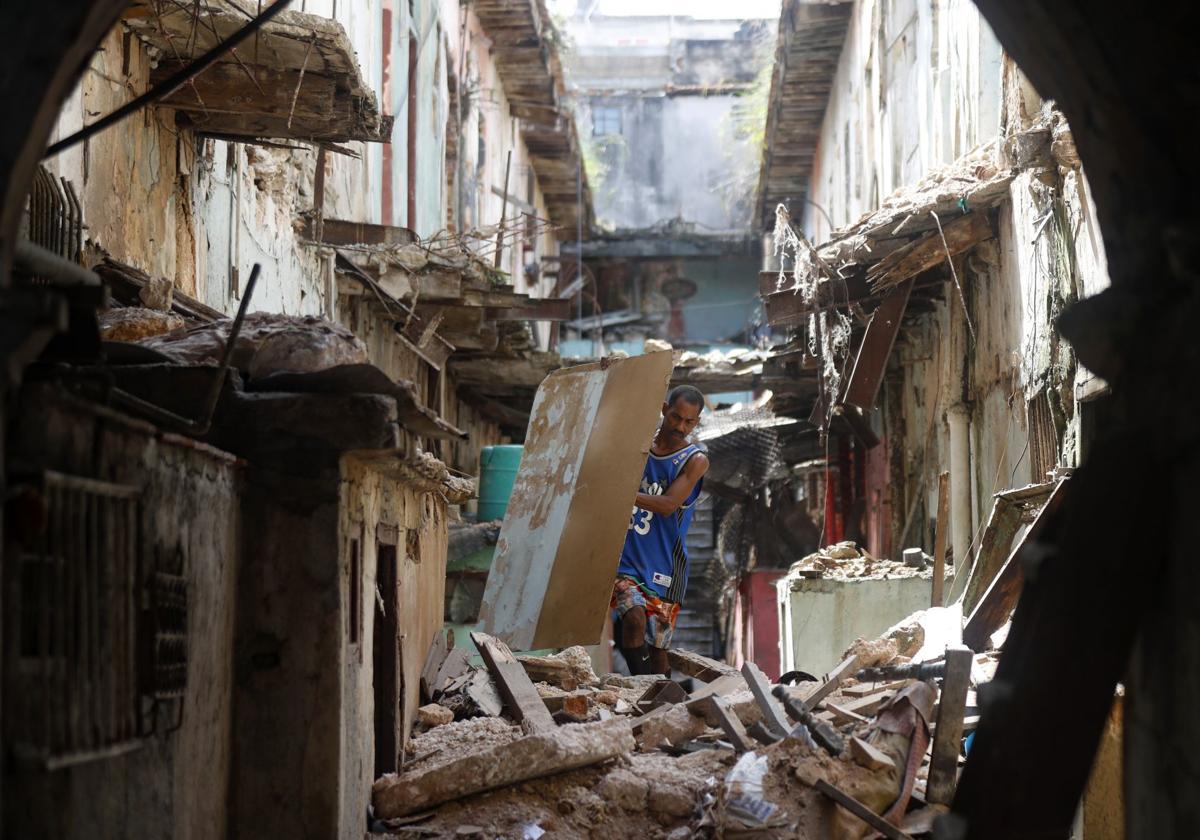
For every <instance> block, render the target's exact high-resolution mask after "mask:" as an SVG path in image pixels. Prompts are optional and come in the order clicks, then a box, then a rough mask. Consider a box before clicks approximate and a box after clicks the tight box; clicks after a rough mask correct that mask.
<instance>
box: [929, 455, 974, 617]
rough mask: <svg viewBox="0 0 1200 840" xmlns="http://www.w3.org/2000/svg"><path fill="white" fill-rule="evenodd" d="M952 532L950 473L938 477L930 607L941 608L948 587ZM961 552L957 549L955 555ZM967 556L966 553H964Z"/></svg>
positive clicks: (961, 565)
mask: <svg viewBox="0 0 1200 840" xmlns="http://www.w3.org/2000/svg"><path fill="white" fill-rule="evenodd" d="M949 532H950V473H948V472H943V473H941V474H940V475H939V476H938V506H937V522H936V530H935V531H934V537H933V590H932V594H931V595H930V599H929V600H930V606H933V607H940V606H941V605H942V599H943V594H944V587H945V585H946V537H947V536H948V534H949ZM958 553H959V552H958V550H957V549H956V550H955V554H956V555H957V554H958ZM962 554H963V555H964V556H965V555H966V552H965V551H964V552H962ZM957 562H958V564H959V568H960V569H961V568H962V567H963V566H965V565H966V564H965V562H964V560H963V558H961V557H960V558H958V560H957Z"/></svg>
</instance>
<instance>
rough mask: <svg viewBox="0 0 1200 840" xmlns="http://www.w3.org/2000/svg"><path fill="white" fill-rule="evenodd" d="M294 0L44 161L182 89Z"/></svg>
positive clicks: (278, 3)
mask: <svg viewBox="0 0 1200 840" xmlns="http://www.w3.org/2000/svg"><path fill="white" fill-rule="evenodd" d="M291 2H292V0H275V3H274V4H273V5H272V6H271V7H270V8H269V9H267V10H266V11H265V12H263V13H262V14H261V15H259V16H258V17H256V18H255V19H254V20H252V21H250V22H249V23H247V24H246V25H245V26H243V27H242V28H241V29H239V30H238V31H237V32H235V33H233V34H232V35H230V36H229V37H228V38H226V39H225V40H224V41H222V42H221V43H219V44H217V45H216V46H215V47H213V48H212V49H211V50H209V51H208V52H206V53H205V54H204V55H202V56H200V57H199V58H197V59H196V60H195V61H193V62H192V63H191V64H189V65H187V66H186V67H183V68H182V69H180V70H178V71H176V72H175V73H172V74H171V75H170V76H169V77H168V78H166V79H163V80H162V81H161V82H159V83H158V84H157V85H155V86H154V87H152V88H150V90H148V91H146V92H145V93H143V94H142V95H141V96H138V97H135V98H133V99H131V100H129V101H128V102H126V103H125V104H124V105H122V106H121V107H120V108H118V109H117V110H115V111H113V112H111V113H110V114H108V115H106V116H103V117H101V118H100V119H98V120H96V121H95V122H94V123H92V124H91V125H86V126H84V127H83V128H81V129H79V131H76V132H75V133H74V134H72V135H70V136H69V137H64V138H63V139H62V140H59V141H58V142H57V143H55V144H54V145H52V146H51V147H50V148H48V149H46V154H44V155H43V156H42V159H43V160H45V159H46V158H49V157H54V155H56V154H58V153H59V152H61V151H63V150H64V149H69V148H71V147H72V146H74V145H76V144H77V143H82V142H83V141H84V140H87V139H88V138H89V137H91V136H92V135H94V134H98V133H99V132H101V131H103V130H104V129H106V128H108V127H109V126H110V125H114V124H116V123H118V122H120V121H121V120H123V119H125V118H126V117H127V116H129V115H130V114H132V113H134V112H135V111H138V110H140V109H141V108H143V107H145V106H146V105H149V104H151V103H153V102H156V101H157V100H159V99H162V98H163V97H164V96H170V95H171V94H172V93H174V92H175V91H177V90H178V89H179V88H181V87H183V86H184V85H185V84H187V83H188V81H190V80H191V79H193V78H194V77H196V76H198V75H200V74H201V73H203V72H204V71H205V70H207V69H208V68H209V66H210V65H212V64H214V63H215V62H216V61H217V59H219V58H220V57H221V56H222V55H224V54H225V53H226V52H228V51H229V50H231V49H233V48H234V47H236V46H237V45H238V44H240V43H241V42H242V41H244V40H246V39H247V38H249V37H250V36H251V35H253V34H254V33H255V32H257V31H258V30H259V29H260V28H262V27H263V26H265V25H266V23H267V22H268V21H270V20H271V18H273V17H275V16H276V15H278V14H279V13H280V12H282V11H283V10H284V9H285V8H287V6H288V5H289V4H290V3H291Z"/></svg>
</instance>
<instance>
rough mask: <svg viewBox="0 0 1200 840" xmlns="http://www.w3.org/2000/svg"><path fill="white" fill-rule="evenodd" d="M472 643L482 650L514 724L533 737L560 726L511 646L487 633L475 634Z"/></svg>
mask: <svg viewBox="0 0 1200 840" xmlns="http://www.w3.org/2000/svg"><path fill="white" fill-rule="evenodd" d="M471 641H473V642H475V647H477V648H478V649H479V655H480V656H482V657H483V662H484V664H485V665H486V666H487V669H488V672H489V673H490V674H491V675H492V679H493V680H495V682H496V688H497V689H498V690H499V692H500V696H501V697H503V698H504V704H505V706H507V707H508V711H509V714H510V715H511V716H512V718H513V720H515V721H517V722H518V723H520V724H521V726H522V728H523V729H524V730H525V731H526V732H529V733H536V732H542V731H546V730H551V729H554V728H555V727H556V726H557V725H558V724H556V723H555V722H554V718H553V717H551V716H550V712H549V711H548V710H547V709H546V704H545V703H544V702H542V698H541V695H539V694H538V692H537V689H536V688H534V686H533V682H532V681H531V680H530V679H529V675H528V674H526V673H525V667H524V666H523V665H522V664H521V663H520V662H518V661H517V658H516V657H515V656H513V653H512V651H511V650H509V649H508V645H506V644H504V642H502V641H500V640H499V639H497V638H495V637H494V636H489V635H488V634H487V633H472V634H471Z"/></svg>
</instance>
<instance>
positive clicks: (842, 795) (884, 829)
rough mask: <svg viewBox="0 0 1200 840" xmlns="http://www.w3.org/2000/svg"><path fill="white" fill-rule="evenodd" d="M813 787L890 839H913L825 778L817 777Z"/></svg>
mask: <svg viewBox="0 0 1200 840" xmlns="http://www.w3.org/2000/svg"><path fill="white" fill-rule="evenodd" d="M813 787H814V788H816V790H817V792H818V793H820V794H823V795H825V796H828V797H829V798H830V799H832V800H833V801H834V802H836V803H837V804H838V805H841V806H842V807H843V808H845V809H846V810H847V811H849V812H850V813H851V814H853V815H854V816H856V817H858V818H859V819H860V820H862V821H863V822H865V823H866V824H867V825H869V826H871V828H873V829H875V830H876V831H878V832H879V833H880V834H882V835H883V836H884V837H886V838H888V840H912V838H911V837H910V836H909V835H907V834H905V833H904V832H903V831H901V830H900V829H898V828H896V826H894V825H892V824H891V823H890V822H888V821H887V820H885V819H884V818H883V817H881V816H879V814H876V813H875V812H874V811H872V810H871V809H870V808H868V807H867V806H866V805H864V804H862V803H861V802H859V801H858V800H857V799H855V798H854V797H853V796H851V795H850V794H848V793H846V792H845V791H842V790H839V789H838V788H836V787H834V786H833V785H831V784H829V782H827V781H825V780H824V779H817V783H816V784H815V785H813Z"/></svg>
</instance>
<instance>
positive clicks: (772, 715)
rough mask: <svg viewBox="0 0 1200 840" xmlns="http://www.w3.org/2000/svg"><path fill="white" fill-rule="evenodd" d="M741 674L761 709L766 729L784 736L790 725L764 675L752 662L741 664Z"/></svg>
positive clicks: (789, 729)
mask: <svg viewBox="0 0 1200 840" xmlns="http://www.w3.org/2000/svg"><path fill="white" fill-rule="evenodd" d="M742 676H743V677H745V678H746V685H748V686H750V693H751V694H753V695H754V700H755V702H756V703H758V708H759V709H760V710H761V711H762V716H763V722H764V723H765V724H766V727H767V729H769V730H770V731H771V732H774V733H775V734H776V735H780V736H786V735H787V734H788V732H790V731H791V729H792V727H791V724H790V722H789V721H788V718H787V714H786V713H785V712H784V711H783V706H781V705H779V701H778V700H776V699H775V698H774V697H773V696H771V684H770V683H769V682H768V681H767V677H766V675H765V674H763V672H762V671H760V670H759V668H758V666H757V665H755V664H754V663H753V662H747V663H746V664H744V665H743V666H742Z"/></svg>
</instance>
